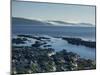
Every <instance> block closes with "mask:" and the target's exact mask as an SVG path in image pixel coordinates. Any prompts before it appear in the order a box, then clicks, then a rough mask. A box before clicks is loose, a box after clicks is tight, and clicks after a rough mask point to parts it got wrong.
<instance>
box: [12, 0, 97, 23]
mask: <svg viewBox="0 0 100 75" xmlns="http://www.w3.org/2000/svg"><path fill="white" fill-rule="evenodd" d="M12 16H13V17H21V18H27V19H36V20H43V21H45V20H46V21H47V20H57V21H65V22H71V23H90V24H93V25H95V6H84V5H72V4H57V3H41V2H21V1H12Z"/></svg>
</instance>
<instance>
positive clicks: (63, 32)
mask: <svg viewBox="0 0 100 75" xmlns="http://www.w3.org/2000/svg"><path fill="white" fill-rule="evenodd" d="M12 34H32V35H33V34H34V35H37V34H38V35H42V34H43V35H49V36H52V37H62V36H69V37H76V38H77V37H78V38H82V39H86V40H93V41H95V27H75V26H34V25H29V26H28V25H13V26H12ZM56 41H57V42H55V41H54V40H53V42H55V43H51V45H52V48H54V49H55V50H58V51H59V50H62V49H66V50H67V51H71V52H75V53H77V54H79V55H80V56H81V57H83V58H89V59H93V60H95V54H96V50H95V48H88V47H85V46H76V45H71V44H68V43H67V42H66V41H63V40H56ZM49 44H50V43H49Z"/></svg>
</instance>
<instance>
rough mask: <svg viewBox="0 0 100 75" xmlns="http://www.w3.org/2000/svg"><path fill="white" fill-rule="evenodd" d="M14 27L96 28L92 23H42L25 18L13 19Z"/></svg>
mask: <svg viewBox="0 0 100 75" xmlns="http://www.w3.org/2000/svg"><path fill="white" fill-rule="evenodd" d="M12 24H13V25H39V26H41V25H42V26H94V25H92V24H90V23H69V22H64V21H55V20H54V21H53V20H51V21H50V20H49V21H40V20H30V19H25V18H18V17H12Z"/></svg>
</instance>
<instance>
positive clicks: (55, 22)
mask: <svg viewBox="0 0 100 75" xmlns="http://www.w3.org/2000/svg"><path fill="white" fill-rule="evenodd" d="M48 22H50V23H52V24H56V25H57V24H61V25H64V26H93V24H90V23H69V22H65V21H48Z"/></svg>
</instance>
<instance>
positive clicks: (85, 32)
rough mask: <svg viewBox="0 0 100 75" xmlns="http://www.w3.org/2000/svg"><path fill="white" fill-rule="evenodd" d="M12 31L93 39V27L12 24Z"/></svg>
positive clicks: (14, 32) (15, 32)
mask: <svg viewBox="0 0 100 75" xmlns="http://www.w3.org/2000/svg"><path fill="white" fill-rule="evenodd" d="M12 32H13V34H43V35H49V36H55V37H60V36H70V37H81V38H83V39H88V40H95V27H72V26H33V25H31V26H28V25H13V27H12Z"/></svg>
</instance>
